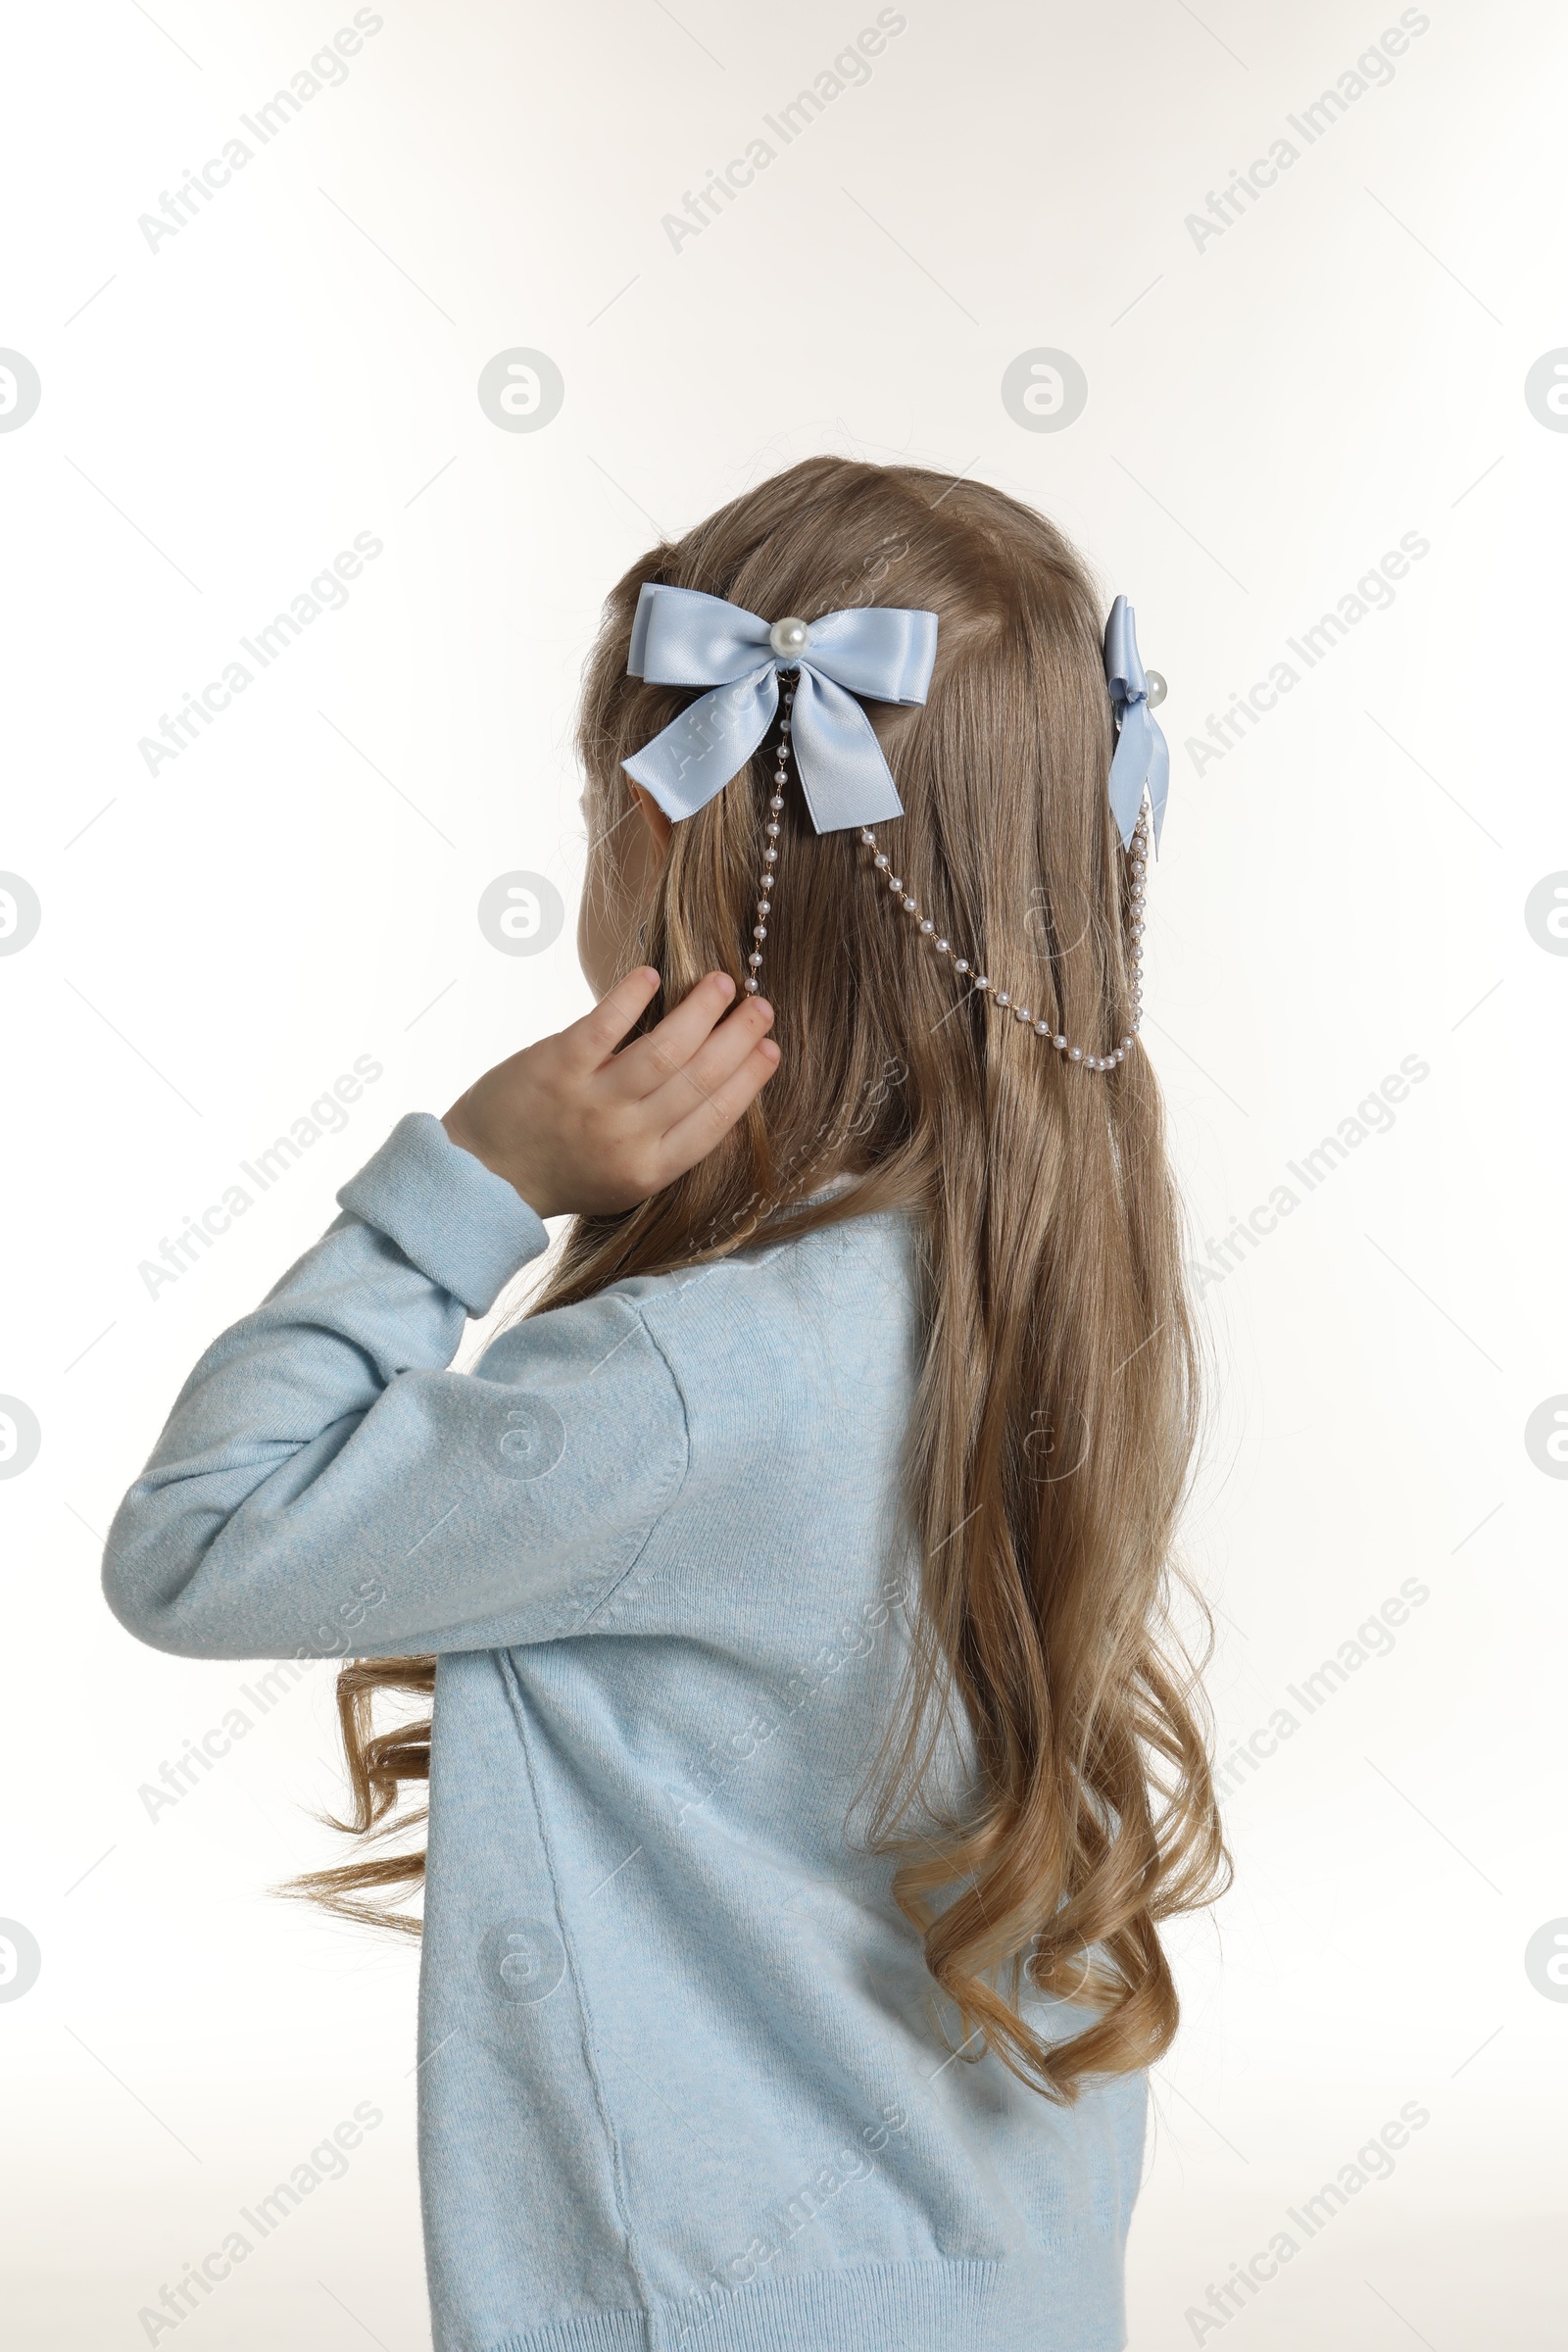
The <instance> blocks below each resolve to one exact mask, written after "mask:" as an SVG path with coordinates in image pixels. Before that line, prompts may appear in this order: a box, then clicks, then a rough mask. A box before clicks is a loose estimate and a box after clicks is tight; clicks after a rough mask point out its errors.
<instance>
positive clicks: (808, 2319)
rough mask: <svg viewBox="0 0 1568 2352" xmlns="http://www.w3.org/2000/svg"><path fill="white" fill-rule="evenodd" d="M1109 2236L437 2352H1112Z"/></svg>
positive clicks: (736, 2296) (1117, 2323)
mask: <svg viewBox="0 0 1568 2352" xmlns="http://www.w3.org/2000/svg"><path fill="white" fill-rule="evenodd" d="M1124 2246H1125V2241H1124V2239H1123V2238H1122V2237H1121V2235H1120V2234H1113V2233H1104V2234H1102V2233H1100V2232H1098V2231H1086V2232H1083V2233H1081V2234H1077V2235H1072V2236H1065V2237H1062V2238H1058V2239H1055V2240H1054V2241H1052V2242H1051V2243H1050V2244H1049V2245H1046V2246H1043V2247H1042V2248H1041V2249H1040V2259H1039V2261H1038V2262H1034V2263H1030V2264H1029V2265H1028V2266H1027V2268H1025V2266H1024V2265H1022V2264H1019V2263H1017V2262H1015V2261H1006V2262H961V2261H959V2262H955V2261H941V2260H938V2261H930V2262H907V2263H858V2264H853V2265H848V2266H846V2267H844V2268H843V2269H840V2270H837V2271H800V2272H793V2273H790V2274H788V2275H786V2276H784V2277H782V2278H754V2279H752V2280H751V2281H750V2282H749V2283H748V2284H746V2285H744V2286H739V2287H733V2288H721V2289H719V2290H717V2291H716V2292H713V2291H710V2292H709V2293H708V2294H706V2295H702V2294H699V2295H694V2296H692V2297H690V2298H689V2299H687V2300H686V2301H684V2302H680V2303H663V2304H661V2305H660V2306H659V2307H658V2309H657V2311H656V2312H655V2313H653V2314H652V2315H648V2314H645V2313H643V2312H641V2311H631V2310H625V2309H621V2310H599V2311H588V2312H579V2313H577V2314H576V2315H575V2316H574V2317H572V2318H571V2319H567V2320H559V2321H556V2322H555V2323H554V2324H553V2325H551V2326H549V2327H540V2328H522V2329H518V2330H515V2331H513V2332H511V2333H509V2334H506V2335H501V2336H495V2337H491V2338H490V2339H489V2340H488V2341H486V2342H485V2343H484V2344H483V2345H482V2347H481V2346H479V2345H478V2343H477V2340H476V2339H467V2340H466V2341H464V2340H462V2339H460V2338H458V2337H457V2336H448V2335H446V2334H445V2333H443V2332H440V2331H438V2333H437V2337H436V2345H437V2352H1123V2347H1124V2346H1125V2344H1126V2341H1127V2335H1126V2328H1125V2325H1124V2319H1123V2259H1124Z"/></svg>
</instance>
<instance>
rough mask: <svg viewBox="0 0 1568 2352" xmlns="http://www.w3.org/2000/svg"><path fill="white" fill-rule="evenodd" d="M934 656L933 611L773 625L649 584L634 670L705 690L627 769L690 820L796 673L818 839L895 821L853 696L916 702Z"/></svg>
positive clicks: (797, 719) (736, 763)
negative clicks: (788, 672)
mask: <svg viewBox="0 0 1568 2352" xmlns="http://www.w3.org/2000/svg"><path fill="white" fill-rule="evenodd" d="M936 652H937V616H936V614H935V613H919V612H914V611H912V610H907V609H906V608H904V607H900V606H891V605H864V606H860V607H858V608H857V609H854V610H851V611H847V612H843V613H823V615H822V617H821V618H820V619H819V620H813V621H810V622H807V621H804V620H796V619H785V620H776V621H773V622H772V623H771V624H770V623H769V622H767V621H765V620H762V619H760V617H759V615H758V614H757V613H748V612H745V611H744V610H743V609H742V607H741V606H739V605H731V604H726V603H725V601H724V599H723V598H722V597H718V596H705V595H703V594H701V593H700V592H699V591H698V590H697V589H694V588H668V587H665V586H664V585H663V584H662V582H660V581H653V580H651V581H649V582H648V583H647V584H646V585H645V587H644V589H643V592H642V594H641V596H640V597H639V598H638V600H637V612H636V616H635V618H634V619H633V621H632V628H631V650H630V652H629V653H628V655H627V657H626V667H627V669H628V671H629V672H630V673H631V675H632V676H633V677H639V678H646V679H647V681H648V683H649V684H650V685H651V686H708V687H711V689H712V691H711V693H709V694H705V695H704V696H703V697H702V699H701V701H699V702H695V703H693V704H692V705H691V707H690V709H689V710H686V711H682V712H681V714H680V716H679V717H678V718H675V719H672V720H671V721H670V723H669V725H668V726H667V727H665V728H664V729H663V731H662V734H659V735H656V736H655V737H654V740H653V742H652V743H649V744H645V745H644V747H643V749H642V750H641V751H640V752H638V753H636V754H635V755H634V757H633V758H632V759H630V760H622V762H621V765H622V766H623V767H624V768H625V770H626V773H627V774H628V775H629V776H631V777H632V778H633V779H634V780H635V781H636V782H637V783H639V784H641V785H644V786H645V787H646V788H647V790H648V791H649V792H650V793H652V795H653V797H654V799H655V800H656V801H657V802H658V803H659V806H660V807H661V809H663V811H664V814H665V815H666V816H670V817H677V818H678V817H683V816H691V815H693V814H695V812H696V811H697V810H698V809H701V808H702V807H704V805H705V804H706V803H707V802H709V801H711V799H712V797H713V795H714V793H715V792H719V791H721V790H722V789H723V787H724V786H725V785H726V784H727V783H728V782H729V780H730V778H731V777H732V776H735V775H738V774H739V773H740V771H741V769H742V768H743V767H744V766H745V765H746V762H747V760H749V759H750V758H751V756H752V754H753V753H754V752H755V751H756V749H757V747H758V745H759V744H760V742H761V740H762V738H763V736H764V735H765V734H766V733H767V729H768V726H769V723H770V722H771V720H772V717H773V713H774V711H776V710H777V709H778V673H779V671H780V670H781V669H794V670H798V671H799V673H800V675H799V679H798V681H797V684H796V688H795V702H794V707H793V710H792V711H791V723H790V741H791V743H792V744H793V746H794V750H795V764H796V769H797V772H798V773H799V775H800V779H801V790H802V791H803V792H804V793H805V795H806V803H807V807H808V808H809V809H810V812H811V822H812V824H813V825H814V826H815V827H816V830H817V831H818V833H840V832H843V831H844V830H845V829H846V828H847V827H849V826H851V825H873V824H878V823H880V822H882V821H883V820H885V819H886V818H888V817H894V816H902V815H903V813H904V803H903V802H902V801H901V800H900V798H899V792H898V786H897V785H896V784H895V783H894V781H893V776H892V772H891V770H890V769H889V767H888V763H887V761H886V760H885V759H884V758H883V756H882V747H881V746H880V744H879V743H878V742H877V739H876V735H875V733H874V732H873V730H872V726H871V722H870V720H869V719H868V718H867V717H866V714H865V712H864V711H862V710H861V708H860V705H859V702H858V700H857V697H858V696H861V695H863V696H865V697H866V698H867V699H868V700H869V701H871V702H875V703H900V704H904V705H908V704H911V703H923V702H924V701H925V698H926V690H927V688H928V687H929V685H930V683H931V669H932V664H933V663H934V662H935V661H936ZM1140 675H1142V672H1140Z"/></svg>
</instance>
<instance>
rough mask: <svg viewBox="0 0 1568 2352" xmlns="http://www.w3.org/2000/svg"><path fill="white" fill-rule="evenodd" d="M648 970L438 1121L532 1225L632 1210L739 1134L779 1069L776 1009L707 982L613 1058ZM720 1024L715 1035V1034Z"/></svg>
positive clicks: (501, 1064) (715, 976) (640, 1002)
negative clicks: (527, 1212) (538, 1220)
mask: <svg viewBox="0 0 1568 2352" xmlns="http://www.w3.org/2000/svg"><path fill="white" fill-rule="evenodd" d="M658 988H659V974H658V973H657V972H656V971H655V970H654V969H653V967H652V966H651V965H649V964H644V965H643V966H641V968H640V969H639V970H637V971H635V972H630V973H628V974H627V976H626V978H625V979H624V980H622V981H621V982H620V984H619V986H618V987H616V988H613V989H612V990H611V992H610V994H609V996H608V997H606V998H605V999H604V1000H603V1002H602V1003H601V1004H599V1005H596V1006H595V1008H594V1010H593V1011H592V1012H590V1013H586V1014H585V1015H584V1017H583V1018H582V1019H581V1020H580V1021H573V1022H572V1024H571V1027H570V1028H569V1029H562V1030H560V1031H558V1033H557V1034H556V1035H555V1036H554V1037H545V1038H541V1039H540V1041H539V1043H538V1044H537V1045H536V1046H525V1047H524V1048H523V1050H522V1052H521V1053H520V1054H513V1055H512V1056H511V1057H510V1059H508V1060H506V1061H498V1062H497V1063H496V1066H495V1068H494V1069H493V1070H486V1072H485V1074H484V1076H483V1077H482V1078H480V1079H479V1080H477V1081H476V1083H475V1084H474V1085H472V1086H470V1087H469V1089H468V1091H467V1093H466V1095H460V1096H459V1098H458V1100H457V1102H456V1103H453V1105H452V1108H451V1109H450V1110H449V1111H448V1112H447V1114H446V1117H445V1118H444V1119H443V1121H442V1125H443V1126H444V1127H445V1129H446V1131H447V1134H448V1135H449V1136H450V1137H451V1139H452V1141H453V1142H454V1143H455V1144H458V1145H460V1146H461V1147H462V1149H463V1150H464V1151H465V1152H472V1153H473V1155H474V1157H475V1158H476V1159H482V1160H483V1161H484V1164H485V1166H486V1167H487V1168H490V1169H492V1170H493V1171H494V1173H495V1174H496V1175H497V1176H502V1177H505V1179H506V1181H507V1183H508V1184H510V1185H512V1186H513V1187H514V1188H515V1190H516V1191H517V1192H518V1193H520V1194H521V1196H522V1198H523V1200H524V1201H527V1203H528V1206H529V1207H530V1208H531V1209H532V1210H533V1211H534V1213H535V1215H536V1216H540V1217H556V1216H561V1215H563V1214H564V1213H566V1212H568V1211H573V1212H576V1213H578V1214H582V1215H588V1216H595V1215H601V1214H604V1213H607V1212H610V1211H613V1210H615V1209H621V1208H631V1207H633V1206H634V1205H635V1204H636V1202H637V1201H646V1200H647V1199H648V1197H649V1195H650V1194H652V1193H657V1192H660V1191H662V1188H663V1187H664V1186H665V1185H666V1184H671V1183H673V1181H674V1179H675V1178H676V1177H677V1176H683V1175H684V1174H685V1172H686V1170H687V1169H688V1168H690V1167H695V1165H696V1164H697V1162H698V1160H700V1159H702V1158H704V1157H705V1156H706V1154H707V1153H708V1152H711V1151H712V1149H713V1147H714V1145H715V1144H717V1143H719V1142H721V1141H722V1139H723V1138H724V1137H725V1136H726V1135H727V1134H728V1133H729V1131H730V1129H731V1128H732V1127H733V1126H734V1124H735V1122H736V1120H737V1119H738V1118H739V1117H740V1115H741V1113H742V1111H743V1110H745V1108H746V1106H747V1104H748V1103H752V1102H754V1101H755V1100H756V1098H757V1096H758V1095H759V1094H760V1092H761V1090H762V1088H763V1087H764V1086H765V1085H766V1083H767V1081H768V1079H769V1078H771V1076H772V1075H773V1072H774V1070H775V1069H776V1068H777V1067H778V1053H779V1050H778V1048H777V1046H776V1045H775V1044H774V1043H773V1041H772V1039H771V1038H769V1037H767V1036H766V1035H765V1034H764V1032H765V1031H766V1030H767V1028H768V1026H769V1024H770V1023H771V1021H772V1018H773V1008H772V1006H771V1005H767V1004H764V1003H763V1001H762V999H761V998H760V997H748V998H746V999H745V1001H744V1002H743V1003H742V1004H741V1005H738V1006H737V1007H736V1009H735V1010H734V1011H733V1012H732V1013H730V1015H729V1017H728V1019H726V1020H720V1019H719V1015H720V1014H721V1013H723V1012H724V1011H725V1008H726V1007H727V1005H729V1002H730V1000H731V998H732V997H733V996H734V994H735V983H734V981H733V980H731V979H730V977H729V975H728V973H727V972H710V973H709V974H708V977H707V978H706V979H705V980H700V981H699V982H698V984H697V986H696V987H695V988H694V989H693V990H692V992H691V994H690V996H688V997H687V998H685V999H684V1000H683V1001H682V1003H681V1004H679V1005H676V1007H675V1009H674V1011H673V1012H667V1013H665V1015H664V1017H663V1019H662V1021H661V1022H660V1023H659V1026H658V1027H657V1028H656V1029H652V1030H650V1031H649V1033H648V1035H647V1036H646V1037H640V1038H638V1040H637V1041H636V1043H635V1045H630V1046H627V1047H626V1048H625V1049H624V1050H623V1051H622V1052H620V1053H617V1052H616V1051H615V1049H616V1047H617V1046H618V1045H619V1044H620V1041H621V1039H622V1038H623V1037H624V1036H625V1035H626V1032H627V1030H628V1029H630V1027H631V1025H632V1023H633V1022H634V1021H635V1020H636V1018H637V1016H638V1014H639V1013H640V1012H642V1011H643V1009H644V1008H645V1006H647V1005H649V1004H650V1003H651V1002H652V1001H653V998H654V996H655V995H656V994H657V992H658ZM715 1024H716V1026H715Z"/></svg>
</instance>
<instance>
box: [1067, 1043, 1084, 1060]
mask: <svg viewBox="0 0 1568 2352" xmlns="http://www.w3.org/2000/svg"><path fill="white" fill-rule="evenodd" d="M1083 1057H1084V1050H1083V1048H1082V1046H1073V1047H1070V1048H1069V1050H1068V1054H1067V1059H1068V1060H1069V1061H1082V1059H1083Z"/></svg>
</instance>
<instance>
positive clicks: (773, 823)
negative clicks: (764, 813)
mask: <svg viewBox="0 0 1568 2352" xmlns="http://www.w3.org/2000/svg"><path fill="white" fill-rule="evenodd" d="M762 830H763V832H764V833H766V834H768V835H769V836H770V838H772V839H773V840H777V838H778V834H779V830H780V828H779V821H778V818H777V817H776V816H775V817H770V818H769V819H768V821H767V823H766V824H765V825H764V826H763V827H762Z"/></svg>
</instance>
